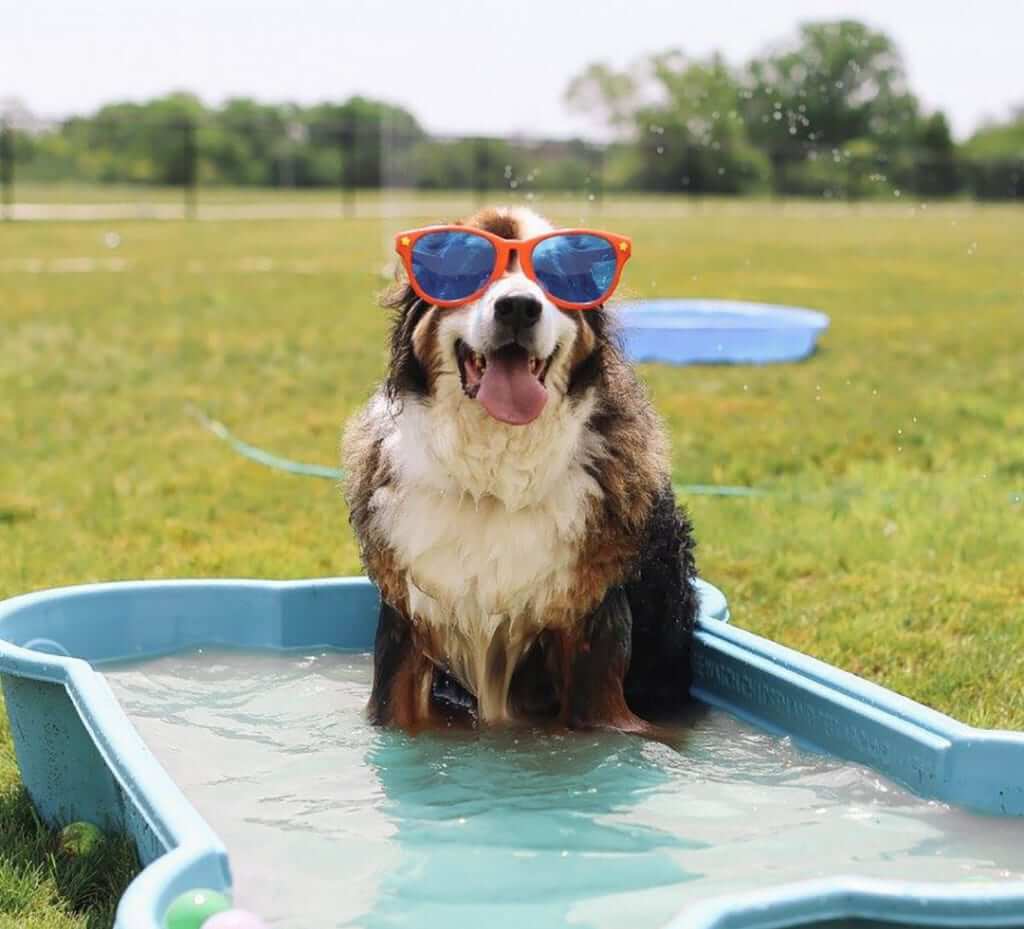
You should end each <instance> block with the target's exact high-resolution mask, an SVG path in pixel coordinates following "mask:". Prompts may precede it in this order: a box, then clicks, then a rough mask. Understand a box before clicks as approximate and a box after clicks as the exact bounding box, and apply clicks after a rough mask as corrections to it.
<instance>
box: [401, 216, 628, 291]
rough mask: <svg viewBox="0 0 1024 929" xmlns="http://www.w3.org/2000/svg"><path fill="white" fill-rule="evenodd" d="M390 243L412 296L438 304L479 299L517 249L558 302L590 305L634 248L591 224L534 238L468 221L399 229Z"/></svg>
mask: <svg viewBox="0 0 1024 929" xmlns="http://www.w3.org/2000/svg"><path fill="white" fill-rule="evenodd" d="M395 250H396V251H397V252H398V254H399V255H400V256H401V258H402V262H403V264H404V265H405V271H406V274H408V276H409V284H410V286H411V287H412V289H413V290H414V291H415V292H416V294H417V296H419V297H420V298H422V299H423V300H426V301H427V302H428V303H432V304H434V305H435V306H439V307H456V306H463V305H464V304H466V303H470V302H471V301H473V300H475V299H477V297H479V296H480V295H481V294H482V293H483V292H484V291H485V290H486V289H487V288H488V287H489V286H490V285H491V284H493V283H494V281H496V280H497V279H498V278H499V277H501V275H502V274H504V273H505V269H506V268H508V262H509V256H510V255H511V254H512V253H513V252H515V253H516V255H517V257H518V258H519V267H520V268H522V271H523V274H525V275H526V276H527V277H528V278H530V280H532V281H536V283H537V284H538V285H539V286H540V288H541V289H542V290H543V291H544V293H545V294H547V296H548V297H549V298H550V300H551V302H552V303H554V304H555V305H556V306H559V307H561V308H562V309H564V310H589V309H593V308H594V307H596V306H600V305H601V304H602V303H604V302H605V301H606V300H607V299H608V298H609V297H610V296H611V295H612V293H613V292H614V290H615V288H616V287H617V286H618V283H619V278H620V277H621V276H622V269H623V267H624V266H625V264H626V261H627V260H628V259H629V256H630V255H631V254H632V252H633V243H632V242H631V241H630V239H628V238H627V237H626V236H623V235H616V234H615V233H613V232H600V231H598V230H596V229H556V230H555V231H554V232H546V233H544V235H538V236H534V238H532V239H503V238H501V236H497V235H494V234H493V233H491V232H485V231H484V230H483V229H472V228H470V227H469V226H427V227H425V228H423V229H413V230H410V231H409V232H400V233H399V234H398V235H397V236H396V238H395Z"/></svg>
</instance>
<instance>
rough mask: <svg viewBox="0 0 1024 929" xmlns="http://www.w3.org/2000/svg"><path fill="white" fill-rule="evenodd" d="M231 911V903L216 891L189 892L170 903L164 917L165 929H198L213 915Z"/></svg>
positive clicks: (199, 890)
mask: <svg viewBox="0 0 1024 929" xmlns="http://www.w3.org/2000/svg"><path fill="white" fill-rule="evenodd" d="M230 909H231V901H230V900H228V898H227V897H225V896H224V894H219V893H217V891H216V890H206V889H205V888H200V889H198V890H190V891H188V892H187V893H183V894H182V895H181V896H179V897H175V898H174V900H173V901H171V905H170V906H169V907H167V913H166V914H165V915H164V925H165V926H166V927H167V929H200V927H201V926H202V925H203V923H205V922H206V920H208V919H209V918H210V917H211V916H213V915H214V914H215V913H220V912H223V911H224V910H230Z"/></svg>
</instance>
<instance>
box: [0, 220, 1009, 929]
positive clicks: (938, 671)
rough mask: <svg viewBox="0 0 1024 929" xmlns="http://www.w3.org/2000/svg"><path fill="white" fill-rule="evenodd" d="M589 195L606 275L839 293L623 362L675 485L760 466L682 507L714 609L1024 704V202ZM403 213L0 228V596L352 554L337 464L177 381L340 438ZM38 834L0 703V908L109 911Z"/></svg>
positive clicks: (371, 358)
mask: <svg viewBox="0 0 1024 929" xmlns="http://www.w3.org/2000/svg"><path fill="white" fill-rule="evenodd" d="M606 209H607V219H606V220H602V219H601V216H600V214H596V215H590V216H588V217H586V219H587V221H588V222H590V223H592V224H601V223H602V222H606V223H607V225H608V226H609V228H612V229H615V230H616V231H621V232H624V233H629V234H631V235H632V236H633V237H634V239H635V256H636V257H635V259H634V261H633V262H632V263H631V265H630V267H629V270H628V272H627V280H626V287H625V295H626V296H669V295H673V296H677V295H678V296H691V295H692V296H716V297H733V298H743V299H754V300H763V301H772V302H782V303H790V304H796V305H804V306H810V307H815V308H819V309H822V310H824V311H825V312H827V313H829V314H830V315H831V317H832V327H831V329H830V330H829V332H828V334H827V335H826V336H825V338H824V339H823V343H822V348H821V351H819V352H818V353H817V354H816V355H815V356H814V357H813V358H811V359H810V360H808V361H807V362H805V363H802V364H799V365H789V366H773V367H764V368H751V367H701V368H686V369H670V368H661V367H654V366H647V367H645V368H644V369H643V376H644V378H645V379H646V381H647V382H648V384H649V385H650V388H651V390H652V392H653V394H654V397H655V400H656V403H657V406H658V408H659V409H660V410H661V412H662V413H663V414H664V416H665V417H666V419H667V421H668V423H669V426H670V429H671V434H672V439H673V456H674V458H673V461H674V476H675V479H676V481H678V482H680V483H712V482H715V483H726V484H748V485H753V486H757V487H763V488H767V489H770V490H771V491H772V493H771V494H770V495H767V496H764V497H760V498H754V499H746V498H745V499H724V498H710V497H697V498H694V499H692V500H689V501H687V504H688V506H689V507H690V509H691V511H692V514H693V516H694V520H695V523H696V526H697V533H698V537H699V540H700V550H699V561H700V566H701V571H702V574H703V575H704V576H705V577H707V578H708V579H709V580H711V581H713V582H714V583H716V584H718V585H719V586H721V587H722V588H723V589H724V590H725V592H726V594H727V595H728V597H729V599H730V601H731V605H732V609H733V615H734V618H735V622H736V623H737V624H738V625H740V626H743V627H745V628H748V629H751V630H754V631H755V632H758V633H761V634H763V635H767V636H770V637H773V638H775V639H778V640H780V641H782V642H784V643H786V644H788V645H791V646H794V647H796V648H799V649H802V650H805V651H807V652H810V653H811V654H814V655H816V656H819V657H821V658H824V659H826V660H828V661H831V662H835V663H837V664H839V665H840V666H842V667H844V668H847V669H849V670H851V671H854V672H856V673H858V674H862V675H864V676H866V677H868V678H870V679H872V680H875V681H878V682H880V683H882V684H884V685H886V686H889V687H892V688H895V689H896V690H898V691H900V692H902V693H905V694H908V695H909V696H911V697H913V698H915V699H917V700H920V701H923V702H925V703H927V704H929V705H931V706H934V707H937V708H938V709H940V710H943V711H945V712H948V713H951V714H953V715H955V716H957V717H959V718H961V719H964V720H966V721H968V722H971V723H975V724H979V725H984V726H1002V727H1014V728H1024V687H1022V685H1024V624H1022V622H1021V621H1022V619H1024V606H1022V604H1024V403H1022V402H1021V397H1022V389H1021V383H1020V382H1021V378H1022V374H1024V262H1022V260H1021V242H1024V210H1020V209H1014V208H983V207H978V206H972V205H951V206H929V207H927V208H925V207H920V206H918V207H915V206H913V205H910V204H901V205H898V206H896V205H894V206H892V207H891V208H883V207H880V206H878V205H872V206H870V207H863V208H858V207H843V206H821V205H796V206H789V205H781V204H780V205H771V204H753V205H752V204H749V203H747V204H737V203H728V202H726V203H721V204H714V203H706V204H704V205H702V206H701V207H700V208H685V207H681V208H679V209H677V210H676V211H675V214H676V215H674V216H666V215H659V212H658V210H646V209H637V210H636V211H635V215H633V216H630V215H629V212H630V211H629V209H628V208H626V207H625V206H624V205H623V204H615V203H612V204H609V205H608V207H607V208H606ZM383 212H385V213H386V212H388V211H386V210H385V211H383ZM423 212H424V215H422V216H410V215H403V216H393V217H391V218H387V219H381V218H376V219H357V220H351V221H342V220H320V221H303V222H276V223H271V222H266V223H258V222H252V223H214V222H204V223H195V224H185V223H176V222H167V223H157V222H150V223H144V222H127V221H119V222H116V223H78V224H70V223H69V224H58V223H26V224H8V225H7V226H3V227H0V327H2V332H3V334H4V338H3V352H2V354H0V396H2V397H3V400H4V402H3V403H2V404H0V448H2V449H3V455H2V456H0V596H10V595H13V594H16V593H20V592H24V591H28V590H33V589H37V588H41V587H49V586H53V585H57V584H68V583H80V582H85V581H96V580H109V579H120V578H143V577H146V578H157V577H181V576H256V577H279V578H290V577H306V576H315V575H325V574H350V573H354V572H357V571H358V569H359V565H358V559H357V555H356V549H355V545H354V543H353V539H352V535H351V533H350V532H349V530H348V526H347V522H346V513H345V508H344V505H343V503H342V500H341V496H340V494H339V492H338V490H337V488H336V487H334V486H333V485H332V484H331V482H329V481H322V480H313V479H309V478H300V477H292V476H288V475H284V474H280V473H277V472H274V471H270V470H266V469H264V468H262V467H260V466H258V465H255V464H252V463H250V462H248V461H246V460H244V459H241V458H239V457H236V456H235V455H234V454H233V453H232V452H231V451H230V450H229V449H228V448H227V447H226V446H225V445H223V444H221V443H219V442H217V441H216V439H214V438H213V437H211V435H210V434H209V433H208V432H205V431H203V430H202V429H201V428H200V427H199V426H198V425H197V424H196V422H195V421H194V420H193V419H191V418H190V417H189V416H188V415H186V413H185V406H186V404H189V403H192V404H195V405H197V406H199V407H201V408H203V409H205V410H207V411H208V412H209V413H210V414H211V415H212V416H214V417H216V418H218V419H220V420H223V421H224V422H225V423H226V424H228V425H229V426H230V427H231V428H232V429H234V430H235V431H236V432H237V433H238V434H239V435H240V436H242V437H243V438H245V439H246V440H248V441H250V442H253V443H256V444H258V445H261V446H263V447H266V448H268V449H271V450H274V451H276V452H278V453H280V454H283V455H287V456H290V457H293V458H298V459H300V460H304V461H310V462H321V463H326V464H334V463H335V462H336V457H337V445H338V436H339V430H340V426H341V423H342V422H343V420H344V419H345V418H346V416H348V415H349V413H351V412H352V411H353V410H354V409H355V408H356V406H357V405H358V404H359V403H360V402H361V401H362V400H364V398H365V397H366V396H367V394H368V393H369V391H370V389H371V387H372V386H373V384H374V382H375V381H376V380H377V379H378V378H380V376H381V375H382V373H383V370H384V364H385V351H384V335H385V332H386V328H387V318H386V315H385V314H384V313H383V311H381V310H379V309H376V308H375V304H374V294H375V292H376V291H377V290H378V288H379V287H380V286H381V284H382V280H383V278H382V272H383V271H384V269H385V267H386V265H387V261H388V256H387V251H386V245H387V242H388V240H389V237H390V235H391V233H392V232H393V231H394V230H395V229H397V228H399V227H401V226H403V225H409V224H414V223H416V222H418V221H420V220H434V219H437V218H439V216H438V215H436V214H433V213H429V212H427V211H426V209H425V208H424V210H423ZM665 212H666V210H665V209H664V205H662V206H661V207H660V213H661V214H665ZM553 214H554V215H553V218H554V219H556V220H558V221H561V222H566V223H575V222H577V221H579V220H580V218H581V216H580V215H579V206H578V205H571V204H567V203H563V204H561V205H559V206H556V208H555V209H554V210H553ZM45 845H46V837H45V836H44V835H41V834H39V833H38V829H37V827H35V826H34V824H33V823H32V820H31V817H30V815H29V812H28V807H27V805H26V802H25V800H24V798H23V797H22V795H21V793H20V790H19V788H18V786H17V775H16V771H15V767H14V763H13V756H12V752H11V748H10V743H9V741H8V738H7V735H6V734H5V732H4V730H3V729H2V728H0V929H6V927H8V926H12V927H13V926H15V925H17V926H19V927H47V929H50V927H52V929H57V927H64V926H84V925H87V924H90V923H88V920H92V923H91V925H97V926H98V925H102V924H103V923H104V921H105V920H107V919H108V912H109V911H108V910H104V909H103V907H102V906H100V907H99V908H96V907H95V906H93V905H92V904H91V902H90V901H92V900H93V899H94V898H95V896H96V895H95V894H93V895H90V894H91V893H92V892H91V891H90V894H86V895H85V897H84V902H83V896H82V894H81V893H78V895H77V896H76V895H75V894H73V893H72V894H69V893H68V892H67V887H66V885H67V883H68V882H67V880H63V879H62V878H61V875H60V873H59V869H60V868H61V867H62V865H61V864H60V862H59V861H57V862H56V863H55V862H54V860H53V859H52V857H47V854H45V853H44V850H45ZM114 870H116V869H114ZM106 892H107V893H108V896H109V895H111V894H112V893H113V891H111V890H110V889H109V888H108V889H107V891H106ZM103 893H104V891H102V890H101V891H97V892H96V894H98V896H99V898H100V899H107V898H105V897H104V896H103ZM108 902H109V900H108Z"/></svg>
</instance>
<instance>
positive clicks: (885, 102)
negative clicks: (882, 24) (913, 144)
mask: <svg viewBox="0 0 1024 929" xmlns="http://www.w3.org/2000/svg"><path fill="white" fill-rule="evenodd" d="M745 83H746V88H745V92H744V95H743V96H744V100H745V104H744V107H743V109H744V115H745V117H746V120H747V124H748V127H749V130H750V135H751V138H752V139H753V140H754V141H755V142H756V143H757V144H758V145H760V146H762V147H763V148H765V149H771V150H787V149H790V150H791V149H793V148H794V143H799V142H810V143H814V144H816V145H822V146H837V147H838V146H842V145H844V144H845V143H846V142H849V141H852V140H853V139H871V140H872V141H873V142H874V143H875V144H876V145H878V146H879V147H880V148H882V149H883V150H884V149H886V148H889V147H892V146H895V145H900V144H904V143H906V142H907V141H908V140H909V139H911V137H912V135H913V132H914V129H915V124H916V119H917V114H918V102H917V98H916V97H915V96H914V95H913V94H912V93H911V92H910V90H909V88H908V85H907V77H906V71H905V69H904V66H903V60H902V57H901V55H900V52H899V49H898V48H897V47H896V45H895V43H894V42H893V41H892V39H891V38H889V36H887V35H886V34H885V33H883V32H879V31H877V30H874V29H871V28H870V27H869V26H866V25H865V24H864V23H860V22H857V21H855V20H840V21H837V22H815V23H804V24H803V25H802V26H800V28H799V31H798V33H797V35H796V37H795V38H794V39H793V40H791V41H789V42H787V43H785V44H783V45H781V46H779V47H778V48H776V49H774V50H773V51H770V52H769V53H768V54H765V55H763V56H761V57H759V58H755V59H754V60H753V61H751V62H750V64H749V65H748V66H747V69H746V81H745Z"/></svg>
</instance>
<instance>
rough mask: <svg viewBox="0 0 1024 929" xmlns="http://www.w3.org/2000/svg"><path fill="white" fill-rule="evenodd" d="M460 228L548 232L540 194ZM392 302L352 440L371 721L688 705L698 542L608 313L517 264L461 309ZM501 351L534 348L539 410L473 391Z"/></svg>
mask: <svg viewBox="0 0 1024 929" xmlns="http://www.w3.org/2000/svg"><path fill="white" fill-rule="evenodd" d="M464 223H465V225H468V226H472V227H475V228H480V229H485V230H488V231H490V232H492V233H494V234H496V235H499V236H501V237H503V238H509V239H524V238H529V237H530V236H533V235H537V234H540V233H542V232H544V231H546V230H548V229H550V228H551V227H550V226H549V225H548V224H547V223H546V222H545V221H544V220H543V219H541V218H540V217H539V216H537V215H536V214H534V213H532V212H531V211H528V210H524V209H487V210H483V211H481V212H479V213H477V214H476V215H474V216H472V217H470V218H469V219H467V220H465V221H464ZM502 301H504V302H502ZM515 301H523V305H528V306H529V307H531V308H532V310H533V313H532V314H531V315H537V314H538V313H539V315H538V316H537V319H536V321H535V322H533V321H531V322H530V323H529V324H528V328H527V329H517V330H515V331H514V332H511V331H510V330H508V327H505V328H502V324H501V322H500V320H499V319H498V318H497V317H499V315H500V312H504V311H505V310H508V308H509V307H510V306H513V304H514V303H515ZM384 302H385V303H386V305H388V306H390V307H391V308H392V309H393V310H394V314H395V315H394V324H393V328H392V331H391V341H390V365H389V370H388V374H387V379H386V381H385V382H384V383H383V384H382V385H381V386H380V388H379V389H378V390H377V392H376V393H375V394H374V396H373V397H372V399H371V400H370V402H369V403H368V404H367V405H366V407H365V408H364V409H363V410H362V411H361V412H359V413H358V414H357V415H356V416H355V417H354V418H353V419H352V420H351V422H350V423H349V425H348V427H347V429H346V431H345V438H344V442H343V449H344V451H343V459H344V465H345V468H346V471H347V475H348V477H347V481H346V488H345V493H346V499H347V502H348V506H349V514H350V521H351V523H352V526H353V528H354V530H355V533H356V536H357V539H358V542H359V546H360V551H361V554H362V558H363V561H364V564H365V567H366V570H367V573H368V574H369V576H370V577H371V578H372V579H373V580H374V581H375V582H376V584H377V585H378V587H379V588H380V592H381V608H380V617H379V622H378V628H377V636H376V642H375V649H374V682H373V688H372V693H371V698H370V703H369V715H370V718H371V719H372V720H373V721H374V722H376V723H378V724H382V725H394V726H397V727H401V728H404V729H406V730H408V731H416V730H418V729H421V728H423V727H429V726H437V725H448V724H452V723H453V722H459V721H461V722H465V723H468V724H471V725H478V724H489V723H499V722H503V721H514V720H523V721H529V722H547V723H553V724H559V725H565V726H568V727H571V728H591V727H608V728H613V729H620V730H624V731H634V732H644V731H647V730H648V729H649V727H648V721H650V720H653V719H657V718H661V717H663V716H665V715H668V714H672V713H673V712H675V711H677V710H678V709H680V708H681V707H682V706H683V705H684V704H685V702H686V701H687V695H688V689H689V685H690V650H691V639H692V631H693V624H694V620H695V616H696V612H697V606H698V604H697V596H696V592H695V590H694V588H693V583H692V582H693V580H694V577H695V567H694V557H693V547H694V542H693V536H692V531H691V526H690V523H689V521H688V519H687V517H686V515H685V513H684V512H683V511H682V510H681V509H680V508H679V507H677V505H676V502H675V499H674V495H673V491H672V486H671V481H670V477H669V473H670V472H669V465H668V458H667V444H666V439H665V435H664V432H663V429H662V426H661V423H660V421H659V419H658V417H657V416H656V414H655V412H654V410H653V409H652V407H651V404H650V402H649V400H648V398H647V396H646V393H645V391H644V389H643V388H642V386H641V385H640V384H639V382H638V381H637V379H636V376H635V374H634V372H633V371H632V369H631V368H630V367H629V365H628V364H627V363H626V362H625V360H624V359H623V356H622V353H621V350H620V347H619V345H618V343H617V341H616V338H615V334H614V328H613V320H612V318H611V314H610V313H609V312H608V311H606V310H605V309H604V308H603V307H602V308H598V309H595V310H586V311H562V310H559V309H558V308H556V307H555V306H554V305H553V304H551V302H550V301H549V300H547V298H546V296H545V295H544V293H543V291H541V289H540V288H539V287H538V286H537V285H536V284H535V283H534V282H533V281H530V280H529V279H527V278H526V276H525V275H523V274H522V273H521V272H520V271H519V270H518V267H517V266H516V264H515V262H514V261H513V262H512V263H511V264H510V267H509V268H508V270H507V272H506V273H505V274H504V275H503V276H502V277H501V278H500V279H499V280H498V281H496V282H495V283H494V284H493V285H491V287H490V288H488V291H487V292H486V293H485V294H484V295H483V296H482V297H481V298H480V299H478V300H477V301H475V302H474V303H472V304H470V305H468V306H465V307H459V308H457V309H439V308H436V307H433V306H431V305H430V304H428V303H426V302H424V301H423V300H421V299H419V298H418V297H417V296H416V295H415V293H413V291H412V289H411V288H410V287H409V286H408V285H407V284H406V283H404V282H401V281H400V282H399V283H398V284H397V285H396V286H395V287H394V288H393V289H392V290H390V291H389V292H388V293H387V294H386V295H385V300H384ZM536 304H539V306H540V310H539V311H538V310H537V306H536ZM496 307H497V309H496ZM513 308H514V309H515V307H513ZM502 318H504V317H502ZM506 343H508V344H506ZM511 343H514V344H511ZM502 351H506V352H518V353H527V354H529V358H530V361H529V371H530V372H531V375H532V376H536V377H537V378H538V380H540V381H541V383H542V386H543V388H544V392H545V394H546V402H545V403H544V405H543V409H542V411H541V412H540V414H539V415H537V416H536V418H534V419H532V420H531V421H529V422H528V423H526V424H511V423H509V422H506V421H499V420H498V419H495V418H494V416H493V415H491V413H489V412H488V410H487V409H485V408H484V404H483V403H482V402H481V401H480V400H479V399H477V391H478V390H479V375H480V370H481V369H483V370H484V371H486V368H487V366H488V364H495V365H497V363H498V356H497V355H496V354H495V353H498V352H502ZM488 359H490V361H488ZM523 363H524V364H525V362H523ZM495 370H497V368H495ZM474 388H475V389H474ZM533 390H534V391H536V387H535V386H534V387H533ZM499 412H500V411H499ZM501 415H504V414H501Z"/></svg>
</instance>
